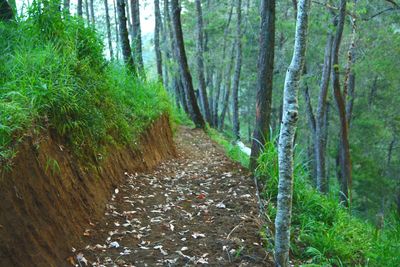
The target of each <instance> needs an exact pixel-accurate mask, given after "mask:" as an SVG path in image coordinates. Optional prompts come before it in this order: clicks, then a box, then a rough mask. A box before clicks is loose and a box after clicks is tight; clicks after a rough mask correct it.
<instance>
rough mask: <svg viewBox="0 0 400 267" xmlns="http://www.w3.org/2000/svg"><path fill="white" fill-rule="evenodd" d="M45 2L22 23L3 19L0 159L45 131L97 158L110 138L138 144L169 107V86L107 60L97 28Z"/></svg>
mask: <svg viewBox="0 0 400 267" xmlns="http://www.w3.org/2000/svg"><path fill="white" fill-rule="evenodd" d="M43 3H45V4H43ZM43 3H42V2H40V1H34V2H33V5H32V7H31V8H30V10H29V13H28V15H27V16H26V17H25V18H23V19H20V20H19V22H17V23H1V22H0V36H1V38H0V51H1V53H0V163H4V162H9V161H10V159H12V158H13V156H15V154H16V153H17V151H16V150H15V148H16V147H17V144H18V143H19V142H20V141H21V140H22V139H23V137H24V136H25V135H32V134H38V133H40V132H41V131H43V130H44V129H48V130H49V131H50V133H55V134H57V135H58V136H59V137H61V138H63V139H64V140H65V142H66V143H67V144H69V145H70V146H71V148H72V149H73V151H75V152H76V153H78V154H79V155H81V156H88V157H92V158H93V157H95V155H97V154H98V153H99V152H101V151H102V149H103V148H104V147H105V145H107V144H117V145H118V144H119V145H134V144H135V142H136V141H137V138H138V137H139V135H140V133H141V132H142V131H143V130H144V129H145V128H146V127H147V126H148V125H149V124H150V123H151V122H152V121H153V120H154V119H156V118H157V117H159V116H160V115H161V114H163V113H166V112H169V111H170V105H169V100H168V97H167V95H166V93H165V92H164V89H163V88H162V86H161V85H160V84H158V83H152V82H147V81H143V80H140V79H139V78H135V77H134V76H133V75H132V73H130V72H129V71H128V70H127V69H126V68H125V67H124V66H123V65H121V64H119V63H118V62H115V61H114V62H111V63H110V62H109V61H107V60H106V59H105V58H104V56H103V45H102V42H101V40H100V38H99V37H98V35H97V33H96V32H95V31H94V30H93V28H91V27H85V25H84V22H83V20H81V19H79V18H75V17H70V16H69V15H67V14H62V13H61V12H59V11H58V3H57V2H48V1H46V2H43ZM0 165H2V164H0Z"/></svg>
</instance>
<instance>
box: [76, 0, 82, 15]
mask: <svg viewBox="0 0 400 267" xmlns="http://www.w3.org/2000/svg"><path fill="white" fill-rule="evenodd" d="M82 1H83V0H78V6H77V11H76V12H77V14H78V16H79V17H81V18H82V15H83V3H82Z"/></svg>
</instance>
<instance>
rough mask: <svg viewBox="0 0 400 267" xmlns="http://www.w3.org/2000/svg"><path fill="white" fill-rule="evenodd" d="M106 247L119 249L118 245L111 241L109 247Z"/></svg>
mask: <svg viewBox="0 0 400 267" xmlns="http://www.w3.org/2000/svg"><path fill="white" fill-rule="evenodd" d="M108 247H109V248H119V244H118V242H117V241H113V242H111V243H110V245H109V246H108Z"/></svg>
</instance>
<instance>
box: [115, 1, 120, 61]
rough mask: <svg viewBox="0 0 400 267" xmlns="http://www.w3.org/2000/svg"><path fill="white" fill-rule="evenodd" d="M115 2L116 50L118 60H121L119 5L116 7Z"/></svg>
mask: <svg viewBox="0 0 400 267" xmlns="http://www.w3.org/2000/svg"><path fill="white" fill-rule="evenodd" d="M115 1H116V0H113V5H114V23H115V40H116V45H115V50H116V56H117V59H119V46H120V41H119V30H118V16H117V5H116V3H115Z"/></svg>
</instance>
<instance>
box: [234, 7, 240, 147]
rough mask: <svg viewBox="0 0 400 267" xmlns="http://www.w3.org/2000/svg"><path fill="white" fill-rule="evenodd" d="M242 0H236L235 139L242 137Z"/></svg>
mask: <svg viewBox="0 0 400 267" xmlns="http://www.w3.org/2000/svg"><path fill="white" fill-rule="evenodd" d="M241 9H242V0H236V13H237V14H236V15H237V24H236V63H235V73H234V77H233V86H232V113H233V118H232V122H233V135H234V138H235V140H239V139H240V122H239V82H240V71H241V68H242V11H241Z"/></svg>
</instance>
